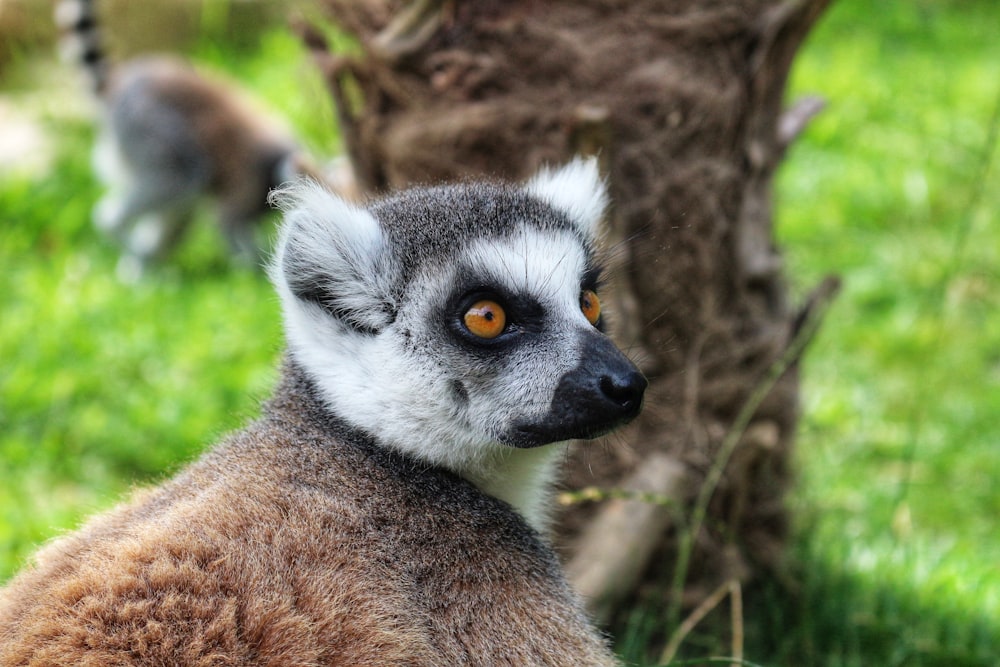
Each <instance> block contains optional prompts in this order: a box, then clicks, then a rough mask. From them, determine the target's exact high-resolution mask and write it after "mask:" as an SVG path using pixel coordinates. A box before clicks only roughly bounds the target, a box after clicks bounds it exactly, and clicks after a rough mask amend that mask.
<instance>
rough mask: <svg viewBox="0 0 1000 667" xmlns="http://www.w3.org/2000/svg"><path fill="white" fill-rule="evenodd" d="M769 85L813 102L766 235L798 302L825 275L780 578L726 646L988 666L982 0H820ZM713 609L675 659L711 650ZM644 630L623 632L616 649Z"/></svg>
mask: <svg viewBox="0 0 1000 667" xmlns="http://www.w3.org/2000/svg"><path fill="white" fill-rule="evenodd" d="M791 88H792V97H795V96H796V95H800V94H805V93H819V94H822V95H823V96H824V97H825V98H826V99H827V100H828V102H829V106H828V108H827V109H826V110H825V111H824V112H823V114H822V115H821V116H819V117H818V118H817V119H816V120H815V121H814V124H813V125H812V126H811V127H810V129H809V130H808V131H807V133H806V135H805V136H804V137H803V138H802V139H801V141H800V142H799V143H798V144H797V145H796V146H795V147H794V148H793V150H792V151H791V154H790V156H789V159H788V161H787V163H786V165H785V167H784V169H783V170H782V172H781V174H780V178H779V181H778V197H777V200H778V205H777V214H776V217H777V221H776V226H777V232H778V235H779V237H780V242H781V245H782V246H783V248H784V254H785V258H786V262H787V266H788V269H789V272H790V275H791V278H792V282H793V284H794V285H795V286H796V287H797V288H798V289H799V290H802V291H804V290H805V289H806V288H808V287H809V286H811V285H814V284H815V283H817V282H818V281H819V280H820V279H821V277H822V276H824V275H826V274H829V273H837V274H840V275H841V276H842V277H843V278H844V281H845V282H844V289H843V292H842V294H841V296H840V297H839V298H838V300H837V302H836V303H835V305H834V307H833V308H832V310H831V311H830V313H829V314H828V316H827V319H826V321H825V323H824V325H823V328H822V330H821V333H820V336H819V337H818V339H817V340H816V341H815V343H814V344H813V346H812V348H811V349H810V351H809V354H808V357H807V360H806V363H805V364H804V368H803V378H804V381H803V390H802V394H803V403H804V415H803V419H802V424H801V430H800V435H799V441H798V456H797V463H798V485H797V487H796V490H795V492H794V496H793V498H792V499H791V501H792V506H793V508H794V511H795V514H796V524H797V525H796V534H795V543H794V545H793V549H792V553H791V554H790V559H789V561H790V562H789V566H788V571H787V572H785V573H783V577H782V579H783V580H784V581H786V583H785V584H782V583H779V582H777V581H764V582H756V583H755V584H754V585H752V586H751V587H750V588H749V589H748V590H747V591H746V593H745V598H746V604H745V606H746V614H745V615H746V624H747V628H746V632H747V650H746V654H745V655H746V656H747V657H748V658H749V659H750V660H753V661H755V662H758V663H761V664H766V665H789V666H791V665H822V666H829V667H834V666H838V667H839V666H848V665H858V666H861V665H880V666H881V665H942V666H943V665H983V666H986V665H1000V631H998V628H1000V419H998V416H1000V228H998V225H997V223H998V213H997V212H998V211H1000V155H998V154H997V147H996V145H995V142H996V137H995V136H994V135H991V127H992V128H993V129H992V131H995V129H996V128H995V127H993V126H994V125H995V123H996V119H995V117H994V116H995V114H996V113H997V107H998V105H1000V6H998V5H996V4H995V3H992V2H985V1H984V2H965V3H959V2H943V1H942V2H930V1H923V2H905V1H902V0H894V1H892V2H880V3H877V4H876V3H866V2H860V1H855V0H838V1H837V2H835V3H834V5H833V7H832V8H831V10H830V11H829V13H828V14H827V16H826V17H825V18H824V20H823V21H822V22H821V24H820V25H819V26H818V28H817V30H816V31H815V33H814V34H813V35H812V36H811V38H810V40H809V42H808V43H807V44H806V46H805V49H804V50H803V52H802V54H801V56H800V58H799V60H798V61H797V65H796V69H795V71H794V76H793V78H792V83H791ZM787 582H791V583H787ZM727 614H728V611H727V610H726V608H725V607H724V606H723V607H722V608H720V609H719V610H717V611H716V612H715V613H714V614H713V619H712V621H710V622H706V624H705V629H704V631H703V632H701V633H699V634H696V635H695V636H694V637H693V638H692V641H691V642H690V645H689V646H688V649H687V651H686V652H685V655H686V656H688V657H694V656H704V655H713V654H714V655H718V654H720V653H726V652H727V651H728V649H727V648H726V645H725V644H724V643H723V642H721V641H720V638H719V637H720V634H722V632H721V631H724V630H725V627H724V626H725V621H726V616H727ZM651 619H652V620H651ZM657 622H658V618H657V610H656V609H653V610H648V609H647V610H645V611H644V612H643V613H640V614H636V615H634V616H633V618H632V619H631V620H630V621H627V622H626V623H625V624H624V628H623V630H622V632H623V636H626V637H628V641H627V642H625V646H624V652H625V653H626V655H627V657H629V658H630V659H632V660H635V661H637V662H638V661H647V660H650V659H651V654H650V652H649V651H648V642H649V637H650V636H651V635H652V634H654V633H655V632H656V631H659V632H663V629H662V628H658V627H657Z"/></svg>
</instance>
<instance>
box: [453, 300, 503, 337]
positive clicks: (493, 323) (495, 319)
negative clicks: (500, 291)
mask: <svg viewBox="0 0 1000 667" xmlns="http://www.w3.org/2000/svg"><path fill="white" fill-rule="evenodd" d="M463 321H464V322H465V328H466V329H468V330H469V333H471V334H472V335H474V336H478V337H479V338H487V339H489V338H496V337H497V336H499V335H500V334H501V333H502V332H503V328H504V326H506V324H507V313H505V312H504V310H503V307H502V306H501V305H500V304H499V303H497V302H496V301H490V300H488V299H483V300H482V301H477V302H475V303H474V304H472V307H471V308H469V309H468V310H467V311H465V316H464V317H463Z"/></svg>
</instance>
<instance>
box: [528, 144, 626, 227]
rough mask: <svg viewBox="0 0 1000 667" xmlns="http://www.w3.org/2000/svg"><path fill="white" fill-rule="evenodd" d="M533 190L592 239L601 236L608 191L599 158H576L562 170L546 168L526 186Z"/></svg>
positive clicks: (533, 192) (531, 191) (529, 190)
mask: <svg viewBox="0 0 1000 667" xmlns="http://www.w3.org/2000/svg"><path fill="white" fill-rule="evenodd" d="M525 187H526V189H527V190H528V192H529V193H531V194H533V195H534V196H536V197H538V198H539V199H541V200H542V201H544V202H546V203H547V204H549V205H550V206H552V207H553V208H555V209H557V210H559V211H562V212H563V213H565V214H567V215H568V216H569V218H570V219H571V220H573V221H574V222H575V223H576V225H577V228H578V229H579V230H580V232H581V233H582V234H583V235H584V237H585V238H587V239H588V240H590V241H595V240H597V239H598V238H599V236H600V223H601V219H602V217H603V215H604V210H605V209H606V208H607V206H608V191H607V186H606V185H605V183H604V180H603V179H602V178H601V173H600V170H599V169H598V166H597V158H587V159H583V158H576V159H574V160H573V161H572V162H569V163H568V164H566V165H565V166H563V167H561V168H560V169H556V170H552V169H542V170H541V171H539V172H538V174H536V175H535V176H534V177H533V178H532V179H531V180H530V181H528V183H527V185H526V186H525Z"/></svg>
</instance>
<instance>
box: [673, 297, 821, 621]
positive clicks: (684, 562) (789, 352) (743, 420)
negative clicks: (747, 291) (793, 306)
mask: <svg viewBox="0 0 1000 667" xmlns="http://www.w3.org/2000/svg"><path fill="white" fill-rule="evenodd" d="M838 287H839V281H837V280H836V279H833V278H828V279H827V280H824V281H823V283H821V284H820V286H819V288H817V290H816V291H815V297H814V298H813V299H812V303H811V307H810V308H809V310H808V312H807V313H806V317H805V318H804V321H803V322H802V325H801V326H800V327H799V328H798V330H797V331H796V332H795V336H794V337H793V338H792V340H791V342H790V343H789V345H788V347H787V348H785V351H784V353H783V354H782V355H781V356H780V357H779V358H778V359H777V360H775V361H774V363H773V364H771V366H770V368H768V370H767V373H766V374H765V376H764V377H763V378H762V379H761V381H760V382H759V383H758V384H757V386H755V387H754V389H753V391H752V392H750V395H749V396H747V399H746V401H745V402H744V403H743V405H742V407H741V408H740V411H739V413H737V415H736V419H734V420H733V424H732V426H731V427H730V429H729V431H728V432H727V433H726V436H725V438H723V440H722V444H721V445H720V447H719V453H718V455H717V456H716V458H715V461H714V462H713V463H712V467H711V468H710V469H709V471H708V475H706V477H705V481H704V482H702V485H701V488H700V489H699V490H698V496H697V498H696V500H695V503H694V507H693V509H692V511H691V523H690V524H689V525H688V527H687V528H686V529H684V530H681V531H680V538H679V542H680V546H679V550H678V554H677V565H676V567H675V568H674V577H673V582H672V585H671V592H672V596H671V604H670V608H669V613H668V615H667V618H668V621H669V622H670V623H671V624H672V625H676V624H677V622H678V621H679V619H680V603H681V597H682V596H681V592H682V591H683V589H684V584H685V581H686V579H687V572H688V565H689V563H690V559H691V554H692V552H693V549H694V540H695V538H696V537H697V535H698V533H699V532H701V527H702V524H703V523H704V521H705V515H706V514H707V512H708V504H709V502H710V501H711V499H712V495H713V494H714V493H715V489H716V488H717V487H718V485H719V481H720V480H721V479H722V473H723V472H724V471H725V468H726V465H727V464H728V463H729V459H730V457H731V456H732V454H733V451H734V450H735V449H736V446H737V445H738V444H739V442H740V439H741V438H742V437H743V432H744V431H746V428H747V426H748V425H749V424H750V420H751V419H753V416H754V414H756V412H757V409H758V408H759V407H760V404H761V403H762V402H763V401H764V399H765V398H766V397H767V395H768V394H769V393H770V392H771V390H772V389H773V388H774V385H775V384H776V383H777V382H778V380H779V379H780V378H781V376H782V375H784V374H785V371H787V370H788V368H789V367H790V366H791V365H792V364H794V363H795V362H796V361H797V360H798V359H799V358H800V357H801V356H802V352H803V350H804V349H805V347H806V345H808V344H809V342H810V341H811V340H812V338H813V336H814V335H815V334H816V331H817V330H818V329H819V325H820V322H821V321H822V319H823V315H824V314H825V313H826V311H827V310H828V308H829V306H830V303H831V301H832V300H833V298H834V296H836V293H837V291H838Z"/></svg>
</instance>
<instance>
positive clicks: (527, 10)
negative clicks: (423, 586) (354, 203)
mask: <svg viewBox="0 0 1000 667" xmlns="http://www.w3.org/2000/svg"><path fill="white" fill-rule="evenodd" d="M324 2H325V7H326V8H327V9H328V10H329V15H330V17H331V18H332V19H333V20H334V21H335V22H336V23H338V24H339V25H340V26H341V27H343V28H344V29H346V30H347V31H348V32H350V33H352V34H353V35H355V36H356V37H357V38H358V41H359V42H360V44H361V54H360V55H356V56H345V55H341V54H335V53H330V52H329V51H328V50H326V49H325V47H324V46H323V44H322V41H321V40H320V39H319V38H318V37H317V36H316V34H315V33H313V34H312V36H311V41H312V44H313V46H314V48H315V50H316V52H317V55H318V57H319V58H320V61H321V62H322V64H323V67H324V69H325V71H326V74H327V76H328V80H329V82H330V87H331V91H332V94H333V96H334V98H335V101H336V104H337V108H338V113H339V120H340V124H341V129H342V132H343V136H344V142H345V147H346V151H347V154H348V156H349V158H350V163H351V166H352V168H353V172H354V177H355V179H356V181H357V183H358V185H359V186H360V188H361V190H363V191H367V192H380V191H383V190H387V189H390V188H397V187H402V186H406V185H410V184H413V183H419V182H438V181H449V180H457V179H464V178H468V177H470V176H477V177H481V176H487V177H502V178H511V179H521V178H525V177H527V176H528V175H530V174H531V173H532V172H533V171H535V170H536V169H537V168H538V167H540V166H542V165H543V164H560V163H563V162H565V161H567V160H568V159H569V158H570V157H571V156H572V155H573V154H574V153H579V152H583V153H596V154H598V155H599V156H600V159H601V162H602V165H603V166H604V168H605V169H606V173H607V178H608V181H609V184H610V190H611V195H612V199H613V202H614V205H613V210H612V211H611V212H610V215H609V221H608V222H609V231H608V240H609V242H610V246H611V251H610V253H609V257H608V260H609V264H610V266H611V269H612V271H611V274H612V279H611V284H610V285H609V290H607V291H606V295H609V296H606V297H605V298H603V300H604V301H605V302H609V308H608V310H610V311H611V312H612V314H613V320H612V333H613V335H614V336H615V338H616V339H617V340H618V342H619V343H620V344H621V345H622V346H623V348H624V349H626V350H628V351H629V353H630V355H631V356H632V357H633V358H634V359H636V360H637V361H638V362H639V363H640V364H641V366H642V368H643V370H644V371H645V373H646V374H647V376H648V377H649V379H650V388H649V390H648V392H647V402H646V407H645V409H644V412H643V414H642V416H641V417H640V418H639V419H638V420H637V421H636V422H635V423H634V424H633V425H632V426H630V427H629V428H628V429H627V430H626V431H625V432H624V434H622V435H618V436H615V437H613V438H612V439H611V440H610V441H609V442H608V443H607V444H606V445H605V446H601V445H599V444H593V443H590V444H580V445H579V446H577V447H576V449H575V453H574V454H573V456H572V460H571V461H570V465H569V468H570V469H569V471H568V477H567V482H566V483H567V486H568V488H581V487H585V486H595V485H596V486H600V487H607V488H610V487H617V486H621V485H622V484H623V483H624V481H625V480H627V479H629V478H630V476H631V475H633V474H634V473H635V471H636V470H637V469H638V468H640V467H642V466H643V465H644V461H647V460H651V459H650V457H661V458H658V459H657V460H658V461H662V457H666V458H667V459H669V460H670V461H671V462H672V465H671V466H669V469H670V470H680V471H681V476H682V477H683V483H681V484H678V485H675V486H674V487H673V488H675V489H683V490H684V491H683V492H681V493H680V500H681V504H682V506H683V504H684V503H688V504H690V503H692V502H694V499H695V498H696V497H697V496H698V491H699V489H702V488H703V485H704V484H705V480H706V479H708V478H709V476H710V475H709V473H710V471H711V470H712V468H713V466H715V465H719V464H722V463H724V464H725V468H724V469H723V474H722V476H721V478H719V480H718V483H717V485H716V486H715V487H714V488H713V489H712V491H714V492H713V493H711V494H710V498H711V502H710V503H709V504H708V506H707V511H708V514H707V519H706V521H704V523H703V524H701V528H700V531H699V533H698V534H697V535H694V536H693V540H692V543H693V545H694V548H695V549H696V554H695V555H694V556H693V557H692V558H691V559H690V561H689V562H691V563H694V564H696V565H697V567H692V568H691V571H690V573H687V574H688V575H689V576H687V577H685V579H686V581H687V582H688V583H689V584H690V582H697V581H701V582H702V583H703V585H704V590H711V589H713V588H715V587H716V586H717V585H718V583H719V582H722V581H726V580H729V579H732V578H734V577H736V578H746V577H747V576H748V575H750V574H752V573H754V572H755V571H757V570H758V569H759V568H760V567H761V566H770V565H775V564H776V563H777V562H778V561H779V559H780V557H781V554H782V552H783V546H784V542H785V538H786V532H787V526H788V516H787V510H786V507H785V504H784V495H785V492H786V490H787V488H788V486H789V483H790V476H791V474H790V465H789V457H790V452H791V447H792V442H793V438H794V434H795V429H796V424H797V419H798V378H797V368H796V366H795V365H794V364H792V366H791V367H790V369H789V370H788V371H787V372H785V373H784V374H783V375H782V376H781V377H780V379H779V380H778V381H777V382H776V383H775V385H774V386H773V388H772V389H771V390H770V391H769V392H768V393H767V395H766V397H765V398H764V400H763V401H762V402H761V403H760V405H759V407H758V408H757V409H756V410H755V412H754V413H753V418H752V420H751V422H750V423H749V425H748V426H747V428H746V429H745V432H743V433H742V436H741V437H740V438H739V440H738V443H739V444H738V446H737V447H736V448H735V449H734V450H733V451H732V452H731V456H730V455H729V453H725V454H724V458H723V459H720V458H719V457H720V447H721V446H722V443H723V441H724V440H725V439H726V437H727V433H729V431H730V429H731V428H732V426H733V422H734V419H735V418H736V416H737V415H738V414H739V412H740V410H741V408H742V407H743V406H744V404H745V402H746V400H747V398H748V397H749V396H750V395H751V393H752V392H753V391H754V388H755V387H756V386H757V385H758V383H760V382H761V381H762V379H763V378H764V377H765V376H766V375H767V372H768V369H769V368H770V367H771V366H772V364H774V363H775V361H776V360H778V359H779V358H781V357H782V355H783V354H784V353H785V351H786V349H787V348H788V346H789V345H790V343H791V341H792V339H793V337H794V336H795V335H796V332H797V330H798V328H799V326H800V325H801V323H802V322H803V321H804V320H805V319H806V315H807V312H806V309H807V308H808V306H805V307H803V308H796V307H794V306H793V305H792V304H790V300H789V297H788V290H787V287H786V284H785V281H784V278H783V275H782V261H781V257H780V254H779V252H778V250H777V248H776V247H775V242H774V236H773V233H772V195H771V189H772V179H773V176H774V172H775V170H776V168H777V167H778V165H779V163H780V161H781V159H782V156H783V155H784V153H785V151H786V149H787V147H788V145H789V144H790V143H791V142H792V141H793V140H794V138H795V137H796V136H797V135H798V134H799V133H800V132H801V131H802V129H803V128H804V127H805V125H806V123H807V122H808V120H809V118H811V117H812V115H813V114H815V113H816V112H817V111H818V110H819V109H820V108H821V104H820V103H818V101H817V100H815V99H811V98H810V99H807V100H804V101H802V102H801V103H798V104H794V105H792V106H791V107H790V108H788V109H785V108H784V105H783V101H784V94H785V84H786V80H787V76H788V72H789V69H790V67H791V63H792V59H793V57H794V55H795V53H796V52H797V50H798V48H799V46H800V45H801V43H802V41H803V39H804V38H805V37H806V35H807V34H808V32H809V30H810V29H811V27H812V25H813V24H814V22H815V21H816V20H817V18H818V17H819V16H820V14H821V13H822V12H823V10H824V9H825V8H826V6H827V5H828V3H829V0H631V1H629V2H623V1H621V0H547V1H545V2H542V1H541V0H504V1H502V2H501V1H499V0H464V1H462V2H459V1H458V0H415V1H413V2H409V3H401V2H393V1H392V0H364V1H362V0H324ZM793 361H794V360H793ZM612 502H613V501H612ZM606 504H607V503H606V502H605V503H602V502H581V503H575V504H573V505H571V506H570V507H569V508H568V510H567V511H566V512H565V514H564V516H563V517H562V521H561V522H560V529H559V536H558V539H559V540H560V542H561V543H562V545H563V546H564V552H565V553H566V554H568V557H569V558H570V559H572V557H573V555H574V554H576V553H577V549H578V548H579V544H580V542H579V541H578V537H579V535H580V534H581V531H584V530H585V527H586V526H587V525H588V524H590V523H591V521H593V520H594V519H593V517H594V515H595V513H599V512H601V507H602V506H603V505H606ZM607 511H608V510H605V512H607ZM614 511H615V512H620V508H619V509H616V510H614ZM606 516H607V514H605V517H606ZM682 516H683V515H682ZM670 523H671V525H672V526H673V527H672V528H669V527H668V528H664V527H663V525H662V523H656V522H654V523H653V524H650V525H655V531H656V535H657V538H656V542H657V543H658V545H657V547H656V548H655V549H645V551H644V553H646V556H644V559H643V560H646V561H647V562H646V563H641V562H632V561H629V564H628V565H627V566H623V567H628V568H632V569H637V570H641V571H647V569H648V568H651V570H650V571H667V570H669V569H670V567H671V565H670V563H672V562H674V560H675V558H676V555H677V554H676V545H677V542H676V541H675V539H676V537H677V536H678V535H679V534H680V532H681V531H682V530H683V528H684V525H685V521H684V520H683V519H681V520H680V521H679V524H678V522H677V521H673V522H670ZM626 532H628V531H627V530H626ZM587 540H593V537H592V536H591V537H588V538H587V539H584V540H583V543H584V544H586V543H587ZM584 549H586V547H584ZM650 553H654V554H655V555H654V556H652V559H653V561H654V562H653V564H652V565H649V564H648V560H649V558H650V556H649V554H650ZM581 557H582V556H581ZM587 557H590V556H587ZM585 569H586V568H584V567H583V566H582V565H581V564H580V563H579V562H578V563H576V564H574V565H571V567H570V571H571V572H577V571H583V570H585ZM619 574H620V573H619ZM607 578H608V580H609V582H621V581H623V579H620V578H615V576H614V575H613V574H609V575H607ZM637 579H638V578H635V577H633V578H631V579H628V581H629V582H630V583H629V584H628V585H633V583H634V582H635V581H636V580H637ZM589 585H590V584H588V586H589ZM608 585H618V586H621V585H622V584H620V583H618V584H614V583H609V584H608ZM692 590H693V591H697V590H701V589H699V588H694V589H689V593H691V591H692ZM592 592H593V591H592ZM594 594H595V595H599V593H594ZM693 594H696V593H693ZM615 599H621V596H616V598H615Z"/></svg>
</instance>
